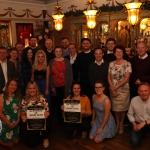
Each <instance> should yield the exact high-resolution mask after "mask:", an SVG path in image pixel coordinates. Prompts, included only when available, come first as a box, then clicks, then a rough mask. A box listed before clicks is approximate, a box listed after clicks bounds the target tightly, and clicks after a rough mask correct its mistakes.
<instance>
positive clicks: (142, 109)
mask: <svg viewBox="0 0 150 150" xmlns="http://www.w3.org/2000/svg"><path fill="white" fill-rule="evenodd" d="M127 116H128V118H129V120H130V122H133V121H137V122H142V121H146V120H150V97H149V98H148V99H147V100H146V102H145V101H143V100H142V99H141V97H140V96H136V97H134V98H133V99H132V100H131V103H130V107H129V111H128V114H127Z"/></svg>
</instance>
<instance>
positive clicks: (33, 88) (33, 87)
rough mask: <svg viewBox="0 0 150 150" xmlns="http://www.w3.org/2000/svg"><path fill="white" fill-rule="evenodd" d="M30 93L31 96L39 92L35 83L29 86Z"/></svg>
mask: <svg viewBox="0 0 150 150" xmlns="http://www.w3.org/2000/svg"><path fill="white" fill-rule="evenodd" d="M28 94H29V96H32V97H33V96H36V94H37V89H36V87H35V86H34V85H33V84H30V85H29V87H28Z"/></svg>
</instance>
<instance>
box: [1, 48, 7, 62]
mask: <svg viewBox="0 0 150 150" xmlns="http://www.w3.org/2000/svg"><path fill="white" fill-rule="evenodd" d="M7 55H8V52H7V49H0V61H5V60H6V57H7Z"/></svg>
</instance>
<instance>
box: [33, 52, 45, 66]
mask: <svg viewBox="0 0 150 150" xmlns="http://www.w3.org/2000/svg"><path fill="white" fill-rule="evenodd" d="M38 54H43V55H44V62H43V67H44V69H46V67H47V59H46V54H45V52H44V51H43V50H38V51H37V53H36V55H35V59H34V64H33V68H34V69H37V66H38V59H37V57H38Z"/></svg>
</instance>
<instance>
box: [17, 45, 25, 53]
mask: <svg viewBox="0 0 150 150" xmlns="http://www.w3.org/2000/svg"><path fill="white" fill-rule="evenodd" d="M16 48H17V49H18V51H19V54H21V53H22V51H23V48H24V47H23V45H22V44H17V45H16Z"/></svg>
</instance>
